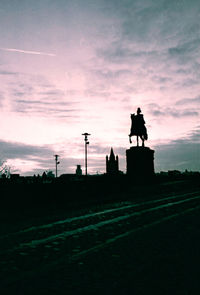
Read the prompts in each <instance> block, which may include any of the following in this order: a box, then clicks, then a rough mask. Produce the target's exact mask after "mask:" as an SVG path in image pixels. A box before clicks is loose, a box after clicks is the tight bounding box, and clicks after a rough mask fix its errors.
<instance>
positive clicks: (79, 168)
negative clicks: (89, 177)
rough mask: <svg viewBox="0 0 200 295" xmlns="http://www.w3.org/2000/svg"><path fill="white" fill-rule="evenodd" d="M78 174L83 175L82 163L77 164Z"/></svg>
mask: <svg viewBox="0 0 200 295" xmlns="http://www.w3.org/2000/svg"><path fill="white" fill-rule="evenodd" d="M76 175H78V176H80V175H82V169H81V165H77V167H76Z"/></svg>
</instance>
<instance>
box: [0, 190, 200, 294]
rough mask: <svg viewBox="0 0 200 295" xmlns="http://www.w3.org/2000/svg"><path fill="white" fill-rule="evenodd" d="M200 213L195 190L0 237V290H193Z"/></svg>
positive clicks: (135, 292) (48, 292)
mask: <svg viewBox="0 0 200 295" xmlns="http://www.w3.org/2000/svg"><path fill="white" fill-rule="evenodd" d="M199 212H200V192H199V191H197V192H193V193H187V194H179V195H174V196H165V197H162V198H161V199H156V200H152V201H146V202H138V203H134V202H124V203H121V204H113V205H112V206H110V207H109V208H108V207H107V208H106V209H102V210H101V211H96V212H87V213H86V214H84V215H81V216H80V215H79V216H73V217H70V218H66V219H62V220H58V221H54V222H52V223H48V224H42V225H37V226H32V227H29V228H26V229H23V230H19V231H17V232H13V233H8V234H5V235H2V236H1V237H0V267H1V279H2V284H1V289H2V294H4V293H5V294H35V293H38V294H94V293H97V294H98V293H99V294H103V293H104V294H112V293H113V294H124V293H130V294H133V293H132V292H134V294H143V293H144V294H146V292H147V290H148V288H147V286H148V285H149V286H150V288H155V289H157V290H158V291H159V290H160V291H159V292H161V293H160V294H193V293H191V292H193V291H195V289H196V290H197V288H198V284H197V282H198V280H197V279H196V280H195V275H196V274H197V271H196V267H195V266H197V261H198V259H199V254H198V253H197V255H196V256H195V257H193V255H194V252H192V251H193V250H194V249H195V251H196V250H197V245H199V244H200V241H199V240H200V231H199V228H198V226H197V225H199V224H200V222H199ZM188 226H189V228H188ZM188 237H190V239H189V240H188ZM198 239H199V240H198ZM191 241H192V244H191ZM195 245H196V246H195ZM199 246H200V245H199ZM199 260H200V259H199ZM199 262H200V261H199ZM181 265H182V267H181ZM154 266H156V269H154ZM188 268H190V269H188ZM159 269H160V270H161V273H162V271H163V275H162V276H160V275H161V273H160V271H159ZM183 269H185V271H186V270H187V272H188V275H186V274H185V272H184V271H183ZM194 270H195V271H194ZM183 272H184V273H183ZM156 276H157V278H156ZM186 278H187V280H186ZM193 279H194V280H193ZM188 280H189V281H191V283H190V282H188ZM186 281H187V282H188V284H187V286H185V282H186ZM152 282H155V283H154V284H153V285H152ZM171 284H172V286H171ZM164 288H166V293H165V289H164ZM169 289H170V293H168V291H169ZM85 292H86V293H85ZM159 292H158V293H159ZM195 292H196V291H195ZM150 294H153V293H151V292H150ZM194 294H195V293H194Z"/></svg>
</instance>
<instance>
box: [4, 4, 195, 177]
mask: <svg viewBox="0 0 200 295" xmlns="http://www.w3.org/2000/svg"><path fill="white" fill-rule="evenodd" d="M199 19H200V2H199V1H195V0H191V1H185V0H177V1H169V0H168V1H165V0H156V1H149V0H133V1H128V0H121V1H118V0H115V1H114V0H109V1H104V0H100V1H89V0H86V1H81V0H75V1H66V0H65V1H63V0H60V1H52V0H43V1H42V0H38V1H25V0H12V1H11V0H8V1H3V2H1V3H0V27H1V41H0V79H1V89H0V109H1V116H0V126H1V128H0V159H1V160H2V161H3V160H4V161H7V163H8V164H9V165H10V166H11V172H13V173H20V174H22V175H33V174H34V173H36V174H37V173H42V172H43V171H46V170H49V169H50V170H53V169H54V154H55V153H56V154H59V155H60V162H61V164H60V165H59V174H62V173H74V172H75V169H76V165H77V164H81V165H84V141H83V136H82V135H81V134H82V133H83V132H88V133H90V134H91V136H90V145H89V155H88V172H89V173H91V174H93V173H96V172H97V171H98V172H100V173H104V172H105V156H106V154H108V153H109V152H110V148H111V147H113V149H114V152H115V153H116V154H118V155H119V163H120V170H122V171H124V172H125V170H126V165H125V151H126V149H127V148H129V147H130V144H129V141H128V134H129V131H130V125H131V120H130V114H131V113H135V112H136V110H137V107H141V109H142V113H143V114H144V118H145V121H146V127H147V130H148V134H149V140H148V141H147V142H146V145H147V146H149V147H151V148H153V149H155V169H156V171H160V170H165V171H166V170H169V169H178V170H181V171H184V170H185V169H188V170H195V171H197V170H198V171H199V170H200V161H199V159H200V149H199V143H200V121H199V113H200V86H199V79H200V37H199V36H200V25H199Z"/></svg>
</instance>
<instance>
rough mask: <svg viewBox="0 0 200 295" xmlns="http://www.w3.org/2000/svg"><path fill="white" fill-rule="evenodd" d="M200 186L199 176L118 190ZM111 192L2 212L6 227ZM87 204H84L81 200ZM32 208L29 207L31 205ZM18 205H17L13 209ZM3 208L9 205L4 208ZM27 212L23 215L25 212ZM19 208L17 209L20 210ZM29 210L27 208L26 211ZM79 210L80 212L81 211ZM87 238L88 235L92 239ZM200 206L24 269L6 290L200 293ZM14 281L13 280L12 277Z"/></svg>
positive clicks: (143, 196)
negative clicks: (34, 268) (74, 254)
mask: <svg viewBox="0 0 200 295" xmlns="http://www.w3.org/2000/svg"><path fill="white" fill-rule="evenodd" d="M196 190H199V183H198V182H196V181H195V182H193V181H192V182H191V181H189V182H171V183H169V182H168V183H163V184H162V185H159V186H158V185H156V186H148V187H145V188H144V187H143V189H142V188H141V187H140V188H137V189H136V190H135V189H133V190H132V191H126V194H123V195H122V194H121V192H119V193H116V198H117V201H120V198H121V199H122V201H125V200H128V199H129V200H130V199H132V198H134V199H135V200H136V201H140V200H149V199H154V198H157V197H159V196H162V194H165V193H170V194H176V193H178V192H181V193H183V192H186V193H187V192H189V191H196ZM109 196H110V197H109V198H108V199H105V198H104V197H105V195H104V197H103V196H102V197H101V202H100V201H99V200H100V199H98V198H97V200H94V199H92V200H91V199H90V198H88V200H87V202H80V203H79V205H78V204H77V203H76V202H74V203H73V202H69V203H67V204H65V203H63V204H64V207H63V208H61V207H60V206H58V205H57V206H46V208H45V210H43V213H44V214H43V216H42V211H41V210H39V208H38V207H37V206H36V204H34V206H33V208H32V209H31V208H29V207H26V208H25V207H23V208H22V209H21V211H20V208H19V210H18V211H17V212H18V213H17V212H14V211H12V212H13V215H12V218H10V219H9V210H8V211H6V213H5V212H4V214H3V213H2V215H1V216H2V223H1V225H2V227H1V231H2V233H3V232H4V233H5V232H6V231H8V232H9V231H10V232H12V231H15V230H17V229H19V228H23V227H26V226H27V225H28V226H29V225H30V224H32V225H33V224H43V223H44V222H47V221H50V220H56V219H59V218H63V217H64V216H65V217H66V215H67V216H70V215H74V214H79V213H80V212H82V213H81V214H83V213H84V212H87V210H88V208H91V209H92V210H93V211H94V210H97V209H99V208H100V207H101V208H106V206H108V204H110V203H112V202H114V199H113V197H114V196H115V192H114V193H113V194H112V192H110V194H109ZM80 204H81V206H80ZM25 209H26V210H25ZM12 210H13V209H12ZM2 212H3V211H2ZM20 212H21V215H20V214H19V213H20ZM14 213H15V214H14ZM22 213H23V214H22ZM75 216H76V215H75ZM86 242H87V241H86ZM199 278H200V209H197V210H194V211H192V212H191V213H187V214H185V215H182V216H178V217H176V218H173V219H171V220H169V221H165V222H162V223H160V224H157V225H152V226H150V227H148V228H146V229H141V230H139V231H137V232H135V233H133V234H131V235H129V236H128V237H124V238H122V239H119V240H117V241H115V242H114V243H111V244H108V245H106V246H105V247H102V248H100V249H98V250H97V251H93V252H90V253H88V254H86V255H83V256H81V258H79V259H74V260H73V261H71V262H69V261H66V260H65V257H63V261H59V263H58V264H56V263H55V265H54V267H52V265H51V267H48V265H47V266H46V267H45V268H43V269H38V271H37V272H36V271H33V272H29V273H27V274H23V275H22V276H20V275H19V279H18V280H17V281H16V282H13V281H12V282H11V283H10V284H9V283H8V284H6V286H5V284H4V283H3V282H2V283H1V285H0V294H2V295H3V294H20V295H21V294H31V295H32V294H60V295H61V294H63V295H64V294H77V295H79V294H136V295H137V294H139V295H140V294H200V279H199ZM8 281H9V280H8Z"/></svg>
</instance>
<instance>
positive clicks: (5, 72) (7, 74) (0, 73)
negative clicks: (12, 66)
mask: <svg viewBox="0 0 200 295" xmlns="http://www.w3.org/2000/svg"><path fill="white" fill-rule="evenodd" d="M0 75H4V76H17V75H19V73H17V72H10V71H2V70H1V71H0Z"/></svg>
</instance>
